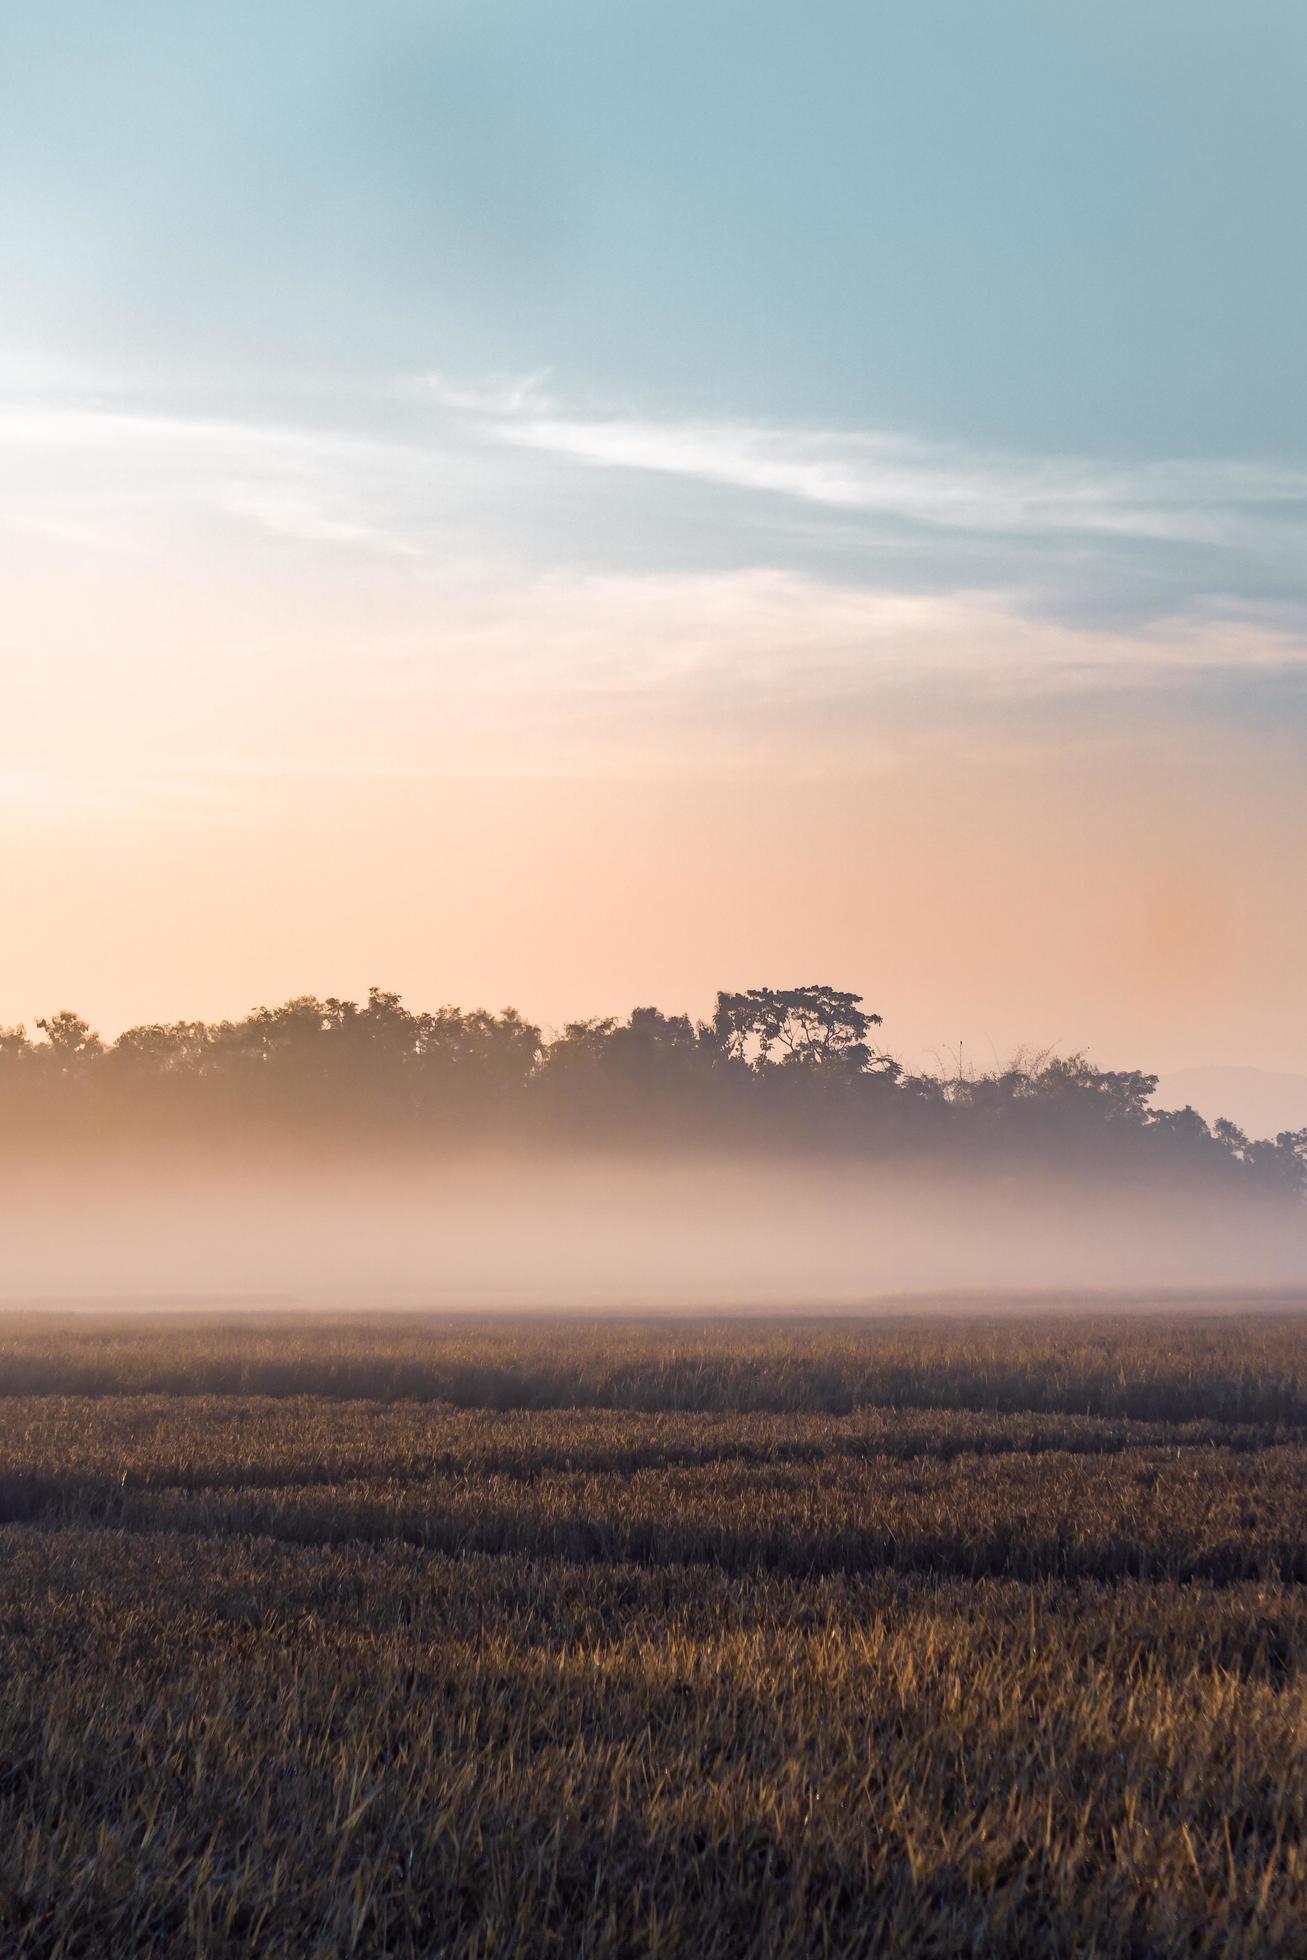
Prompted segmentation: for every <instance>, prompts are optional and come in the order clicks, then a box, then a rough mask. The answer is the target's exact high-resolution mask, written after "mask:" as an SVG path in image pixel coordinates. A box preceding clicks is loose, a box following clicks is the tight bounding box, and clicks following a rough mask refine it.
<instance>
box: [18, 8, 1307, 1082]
mask: <svg viewBox="0 0 1307 1960" xmlns="http://www.w3.org/2000/svg"><path fill="white" fill-rule="evenodd" d="M1305 63H1307V12H1305V11H1304V9H1303V8H1302V7H1301V5H1299V4H1297V0H1245V4H1244V5H1242V6H1240V7H1239V8H1234V7H1231V6H1228V5H1225V4H1222V5H1216V4H1211V0H1183V3H1181V0H1129V4H1123V3H1119V0H1098V4H1096V5H1095V6H1093V7H1072V6H1069V5H1063V4H1058V0H1027V3H1026V4H1017V0H988V4H986V5H985V6H983V7H977V6H976V5H975V4H974V0H948V3H947V4H946V3H945V0H916V3H915V4H914V5H913V6H911V7H903V6H901V5H897V6H890V5H887V4H880V0H860V3H859V4H856V5H854V4H850V5H837V4H832V3H831V0H808V4H805V5H804V6H803V7H801V8H800V7H798V6H792V5H789V4H769V0H753V4H751V5H748V6H744V5H737V4H734V0H709V4H704V0H699V3H698V4H697V5H694V6H690V5H685V4H682V0H661V4H660V5H658V6H657V7H652V6H644V5H641V6H636V5H632V4H625V0H595V4H587V5H580V4H570V0H546V4H540V3H539V0H536V3H535V4H525V0H523V3H521V4H507V3H506V0H477V4H474V5H473V4H469V5H461V4H439V3H438V0H423V4H418V0H368V4H366V5H364V4H362V0H349V3H348V4H345V0H313V4H311V5H310V4H307V3H306V0H278V3H277V4H276V5H275V6H269V5H267V4H266V0H264V4H259V5H254V4H251V0H225V4H224V5H223V6H221V7H214V6H212V5H210V4H195V0H154V3H153V4H149V3H147V0H119V3H118V4H116V5H115V6H113V7H112V8H109V7H105V6H103V5H102V4H99V0H44V4H43V5H42V6H40V7H30V8H28V7H18V6H10V7H7V8H4V9H3V10H0V264H2V265H3V267H4V277H3V280H0V581H2V584H0V592H2V593H3V605H2V606H0V685H2V690H3V691H2V693H0V702H2V703H3V712H0V921H2V922H3V925H2V927H0V931H2V933H3V938H2V939H0V951H2V953H3V957H2V958H0V1021H9V1022H13V1021H26V1022H27V1023H28V1024H29V1025H30V1024H31V1022H32V1021H33V1020H34V1018H35V1017H36V1016H37V1015H39V1014H42V1013H48V1012H50V1011H52V1010H54V1009H57V1008H59V1007H63V1006H73V1007H76V1008H78V1009H80V1010H81V1011H82V1012H84V1013H86V1014H88V1015H89V1016H90V1017H91V1018H92V1019H93V1020H94V1021H95V1022H96V1023H97V1024H98V1025H99V1026H101V1027H102V1028H103V1029H104V1030H105V1031H106V1032H113V1031H116V1030H117V1029H118V1028H121V1027H122V1026H124V1025H127V1024H129V1023H131V1022H134V1021H140V1020H145V1019H153V1018H158V1017H166V1018H174V1017H179V1016H187V1017H190V1016H195V1015H222V1014H239V1013H242V1012H245V1011H247V1010H248V1009H249V1008H250V1007H252V1006H254V1005H255V1004H257V1003H259V1002H263V1001H270V1000H274V999H280V998H284V997H286V996H287V995H290V994H293V993H300V992H307V991H314V992H319V993H337V994H353V995H358V994H360V993H362V992H363V991H364V990H365V989H366V987H367V986H368V985H369V984H370V983H374V982H375V983H377V984H380V985H385V986H390V987H396V988H398V989H399V990H400V991H402V992H403V993H404V994H405V995H406V996H408V997H410V998H411V999H412V1000H413V1001H414V1002H415V1003H417V1004H421V1005H435V1004H438V1003H440V1002H442V1001H454V1002H458V1003H460V1004H462V1005H465V1006H472V1005H481V1004H484V1005H488V1006H492V1007H498V1006H501V1005H504V1004H506V1003H508V1002H513V1003H514V1004H516V1005H517V1006H519V1007H520V1008H521V1009H522V1010H523V1011H525V1012H527V1013H528V1014H530V1015H532V1016H533V1017H534V1018H537V1019H539V1020H540V1021H542V1022H543V1023H544V1024H545V1025H546V1027H556V1026H558V1025H560V1024H561V1023H562V1022H563V1021H565V1020H567V1019H569V1018H572V1017H574V1016H578V1015H585V1014H600V1013H608V1012H620V1011H624V1010H625V1009H627V1008H629V1007H630V1006H631V1005H633V1004H635V1003H636V1002H643V1001H653V1002H656V1003H657V1004H659V1005H661V1006H664V1007H666V1008H668V1009H676V1010H679V1009H682V1008H688V1009H689V1010H690V1011H692V1012H705V1011H707V1010H708V1008H709V1007H710V1004H711V1000H712V996H713V993H714V992H715V990H716V989H717V988H718V987H729V988H735V987H743V986H750V985H760V984H773V985H787V984H794V983H797V982H805V981H812V980H820V981H828V982H830V983H832V984H835V985H839V986H844V987H852V988H855V989H857V990H858V991H860V992H862V993H863V994H864V996H865V997H866V999H867V1001H868V1004H869V1005H870V1006H872V1007H874V1008H875V1009H877V1010H879V1011H880V1012H881V1013H882V1014H883V1015H884V1017H885V1026H884V1036H885V1041H886V1045H887V1046H888V1047H890V1048H891V1049H892V1050H894V1051H895V1052H896V1053H899V1054H900V1055H902V1056H903V1057H904V1058H905V1059H906V1060H908V1061H910V1062H911V1063H912V1064H913V1065H915V1066H920V1065H925V1064H927V1063H928V1062H929V1061H930V1059H931V1057H932V1056H935V1055H942V1054H944V1053H953V1052H955V1051H956V1043H957V1042H958V1041H959V1040H962V1041H963V1042H964V1044H965V1051H966V1054H967V1055H968V1056H969V1057H970V1058H972V1060H973V1063H974V1065H975V1066H977V1067H980V1066H991V1065H992V1063H993V1061H994V1060H996V1059H998V1058H1000V1057H1006V1056H1007V1055H1008V1054H1010V1053H1011V1051H1012V1050H1013V1049H1014V1048H1016V1047H1017V1046H1018V1045H1019V1044H1022V1043H1025V1044H1029V1045H1032V1046H1034V1047H1043V1046H1047V1045H1050V1044H1053V1045H1058V1046H1061V1047H1063V1048H1070V1047H1080V1048H1086V1049H1088V1050H1089V1051H1090V1052H1091V1053H1092V1054H1094V1055H1095V1056H1096V1057H1097V1058H1098V1059H1099V1060H1100V1061H1102V1062H1103V1063H1104V1064H1106V1065H1119V1066H1135V1065H1140V1066H1150V1067H1156V1068H1160V1069H1163V1070H1168V1069H1181V1068H1185V1067H1192V1066H1198V1065H1211V1064H1226V1065H1228V1064H1239V1063H1242V1064H1248V1065H1253V1066H1258V1067H1262V1068H1273V1069H1281V1070H1290V1071H1293V1070H1297V1071H1303V1070H1307V1022H1304V1019H1303V1016H1302V1013H1301V1001H1302V974H1303V971H1304V966H1305V964H1307V908H1305V907H1304V906H1303V903H1302V896H1301V888H1302V868H1303V865H1304V863H1305V862H1307V767H1305V765H1307V553H1305V552H1304V549H1303V547H1304V542H1305V541H1307V540H1305V536H1304V529H1305V526H1304V519H1305V518H1307V385H1304V384H1305V383H1307V342H1305V341H1304V338H1303V333H1302V321H1303V319H1304V317H1307V254H1304V252H1303V250H1302V247H1301V242H1300V239H1301V229H1302V227H1301V206H1302V198H1303V192H1304V188H1305V187H1307V119H1304V117H1303V116H1302V113H1301V78H1302V75H1303V73H1304V67H1305Z"/></svg>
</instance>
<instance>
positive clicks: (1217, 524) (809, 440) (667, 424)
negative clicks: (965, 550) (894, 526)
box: [429, 375, 1307, 547]
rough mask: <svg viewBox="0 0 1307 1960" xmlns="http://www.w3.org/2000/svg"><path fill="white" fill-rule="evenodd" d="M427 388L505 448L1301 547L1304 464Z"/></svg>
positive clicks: (957, 520)
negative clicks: (1026, 450)
mask: <svg viewBox="0 0 1307 1960" xmlns="http://www.w3.org/2000/svg"><path fill="white" fill-rule="evenodd" d="M429 392H430V395H431V398H432V400H433V401H435V402H437V403H439V404H440V405H441V406H442V407H444V408H447V409H451V410H455V411H462V412H466V413H469V414H471V415H474V416H476V417H477V418H479V419H480V421H481V424H482V427H483V429H484V431H485V432H486V434H487V435H489V436H490V437H492V438H494V439H497V440H499V441H501V442H504V443H509V444H514V445H517V446H520V447H524V448H530V449H538V450H543V451H547V452H549V453H551V454H554V455H557V456H560V457H568V458H572V459H575V460H577V461H580V462H584V463H589V464H594V465H597V466H600V467H604V468H608V469H623V470H638V471H646V472H654V473H658V474H665V475H672V476H680V477H685V478H691V479H695V480H697V481H700V482H703V483H708V484H715V485H719V486H721V487H723V488H730V489H736V490H745V491H754V492H763V493H767V494H770V495H774V496H779V497H786V498H792V499H795V500H797V501H799V502H801V503H804V504H812V505H817V506H820V507H823V508H826V509H829V510H832V511H839V512H850V513H863V514H866V515H875V516H880V517H888V518H896V519H901V520H904V521H906V522H909V523H913V524H924V525H930V526H934V527H939V528H942V529H952V530H961V531H977V532H985V533H994V534H1011V533H1016V534H1026V535H1029V534H1037V533H1041V532H1046V533H1047V532H1052V533H1067V532H1070V533H1077V532H1078V533H1083V534H1085V535H1090V536H1092V535H1094V534H1106V535H1111V536H1119V537H1135V538H1140V539H1153V540H1156V541H1159V542H1160V541H1173V542H1184V543H1190V544H1201V545H1206V546H1212V547H1216V546H1221V545H1230V546H1242V547H1246V546H1248V545H1250V544H1252V543H1255V542H1261V543H1271V542H1273V541H1274V535H1273V534H1274V531H1275V530H1277V529H1278V530H1279V531H1281V532H1282V534H1283V541H1284V542H1286V543H1287V542H1288V539H1289V537H1290V536H1292V537H1293V538H1294V539H1295V540H1296V541H1297V542H1298V543H1299V544H1300V543H1301V542H1302V536H1303V523H1304V518H1305V517H1307V472H1303V471H1300V470H1292V469H1282V468H1277V467H1273V466H1270V465H1264V464H1258V463H1237V462H1236V463H1230V462H1221V461H1215V462H1204V461H1202V460H1181V461H1174V462H1155V463H1142V464H1131V465H1126V464H1113V463H1110V462H1106V463H1105V462H1102V461H1091V460H1086V459H1077V458H1061V457H1034V458H1031V457H1020V456H1013V455H1008V454H1003V453H999V452H977V451H974V450H969V449H966V448H963V447H961V446H950V445H946V444H932V443H925V442H921V441H917V440H915V439H913V438H911V437H905V436H900V435H894V434H887V433H883V432H877V431H861V430H838V429H836V430H832V429H820V428H805V427H799V426H791V427H785V426H777V425H767V424H752V423H747V422H732V421H703V420H679V421H678V420H655V419H651V418H649V417H642V416H631V415H625V414H621V413H613V414H609V415H600V414H594V413H586V412H584V411H581V410H577V409H574V408H568V407H566V406H565V405H562V404H560V403H558V402H557V401H555V400H553V399H551V398H550V396H549V395H548V394H547V393H546V392H545V389H544V386H543V377H538V376H533V377H528V378H525V379H524V380H522V381H521V382H519V383H517V384H515V385H511V384H506V383H502V382H501V383H498V384H496V385H495V386H494V387H493V388H489V389H487V390H484V391H478V390H477V389H475V388H469V387H466V386H459V385H457V384H453V383H450V382H449V381H447V380H445V379H444V378H443V377H441V376H439V375H435V376H432V377H431V378H430V382H429Z"/></svg>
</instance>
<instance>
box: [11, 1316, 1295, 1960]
mask: <svg viewBox="0 0 1307 1960" xmlns="http://www.w3.org/2000/svg"><path fill="white" fill-rule="evenodd" d="M1305 1582H1307V1316H1303V1315H1301V1314H1297V1313H1293V1312H1289V1311H1285V1312H1282V1313H1275V1314H1269V1313H1264V1314H1257V1315H1253V1314H1237V1313H1233V1312H1231V1313H1222V1314H1220V1315H1216V1314H1210V1313H1209V1314H1206V1315H1198V1314H1196V1313H1195V1314H1182V1313H1180V1312H1178V1311H1174V1310H1173V1311H1167V1312H1150V1313H1140V1314H1137V1315H1134V1316H1130V1317H1127V1316H1123V1315H1116V1316H1109V1315H1105V1314H1098V1315H1095V1316H1092V1317H1088V1318H1085V1317H1073V1316H1070V1315H1066V1314H1063V1315H1059V1316H1056V1317H1052V1316H1050V1317H1044V1318H1031V1317H1011V1318H1001V1317H995V1318H977V1317H975V1316H970V1317H968V1318H965V1319H963V1318H960V1317H948V1316H945V1315H943V1314H933V1315H931V1316H929V1317H923V1318H920V1319H918V1320H915V1321H912V1320H908V1319H906V1318H901V1319H882V1320H871V1321H864V1322H855V1321H851V1320H808V1321H797V1320H788V1321H778V1320H770V1321H761V1320H750V1319H747V1318H743V1317H735V1318H730V1319H726V1318H723V1319H718V1320H711V1321H702V1320H701V1321H697V1322H692V1321H689V1320H681V1319H673V1318H670V1317H665V1318H661V1319H647V1320H643V1321H639V1320H634V1319H612V1320H607V1321H605V1320H601V1319H598V1318H581V1317H574V1318H566V1317H559V1318H557V1319H552V1320H542V1319H540V1318H534V1319H526V1318H521V1319H508V1318H501V1319H498V1320H491V1319H488V1318H487V1319H471V1318H467V1317H464V1318H455V1317H449V1318H446V1319H442V1320H437V1319H421V1318H418V1317H407V1318H405V1317H401V1316H398V1315H373V1316H370V1317H365V1316H361V1315H356V1316H349V1315H330V1316H328V1315H322V1316H317V1317H314V1318H312V1319H306V1318H303V1317H300V1318H296V1317H295V1316H293V1315H291V1314H289V1313H284V1314H273V1313H269V1314H262V1315H236V1314H232V1313H228V1314H223V1313H221V1312H213V1313H205V1314H194V1315H191V1316H190V1317H183V1316H180V1315H154V1316H145V1315H138V1316H130V1315H125V1314H124V1315H116V1316H112V1317H105V1316H91V1315H73V1314H69V1315H67V1316H61V1317H55V1316H52V1315H50V1314H38V1313H35V1312H33V1313H30V1314H20V1313H11V1314H8V1315H6V1316H3V1317H0V1665H2V1667H3V1681H4V1693H3V1696H0V1951H2V1952H3V1953H4V1954H6V1955H9V1954H12V1955H14V1956H20V1955H56V1954H57V1955H61V1956H68V1960H72V1957H73V1956H87V1957H88V1960H90V1957H91V1956H101V1955H109V1956H112V1955H116V1954H144V1953H162V1954H172V1953H179V1954H196V1955H236V1954H245V1953H256V1954H260V1955H264V1954H267V1955H278V1956H283V1955H284V1956H290V1955H321V1956H334V1955H338V1954H349V1953H354V1954H360V1955H370V1954H397V1955H398V1954H404V1955H444V1954H448V1955H464V1954H466V1955H478V1956H485V1957H486V1960H489V1957H490V1956H498V1955H524V1956H526V1955H536V1954H557V1955H560V1956H572V1955H585V1956H600V1955H604V1956H609V1955H611V1956H618V1955H629V1956H632V1957H633V1960H634V1956H642V1955H654V1954H665V1955H679V1954H690V1955H693V1956H695V1960H716V1956H723V1957H724V1956H729V1955H735V1954H775V1955H795V1956H798V1955H807V1954H824V1955H831V1956H845V1955H847V1956H854V1955H871V1954H884V1953H910V1954H929V1955H938V1956H941V1957H942V1956H952V1955H958V1954H968V1955H970V1954H978V1955H979V1954H984V1955H988V1954H1001V1955H1012V1956H1016V1955H1048V1956H1053V1955H1057V1956H1065V1955H1069V1954H1076V1955H1082V1954H1083V1955H1131V1956H1146V1955H1153V1954H1157V1955H1181V1954H1183V1955H1200V1954H1210V1955H1213V1956H1215V1955H1227V1954H1237V1955H1272V1954H1275V1955H1301V1954H1302V1953H1304V1952H1307V1583H1305Z"/></svg>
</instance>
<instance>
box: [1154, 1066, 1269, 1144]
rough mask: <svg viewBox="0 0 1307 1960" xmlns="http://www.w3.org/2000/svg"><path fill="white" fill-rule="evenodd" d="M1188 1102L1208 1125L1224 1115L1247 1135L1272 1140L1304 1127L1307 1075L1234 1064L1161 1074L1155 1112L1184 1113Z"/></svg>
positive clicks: (1185, 1069) (1155, 1099)
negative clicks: (1180, 1111) (1181, 1110)
mask: <svg viewBox="0 0 1307 1960" xmlns="http://www.w3.org/2000/svg"><path fill="white" fill-rule="evenodd" d="M1186 1103H1192V1105H1193V1107H1194V1108H1195V1109H1196V1110H1197V1111H1198V1113H1199V1115H1200V1116H1205V1117H1206V1119H1207V1121H1208V1122H1209V1123H1213V1122H1215V1120H1216V1118H1217V1117H1218V1116H1228V1117H1229V1118H1230V1120H1231V1121H1232V1122H1234V1123H1237V1124H1238V1125H1239V1127H1240V1129H1241V1130H1246V1131H1247V1132H1248V1135H1249V1136H1251V1137H1273V1136H1276V1135H1278V1134H1279V1132H1280V1131H1281V1130H1301V1129H1307V1075H1296V1074H1293V1073H1292V1072H1290V1071H1288V1070H1283V1069H1267V1068H1242V1067H1240V1066H1238V1065H1237V1064H1230V1065H1228V1066H1223V1065H1220V1064H1212V1065H1209V1066H1207V1067H1204V1068H1182V1069H1174V1070H1172V1071H1171V1073H1170V1074H1168V1075H1163V1076H1162V1077H1161V1078H1160V1080H1159V1082H1158V1085H1157V1094H1156V1095H1155V1096H1154V1097H1153V1106H1154V1108H1156V1109H1182V1108H1183V1107H1184V1106H1185V1104H1186Z"/></svg>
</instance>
